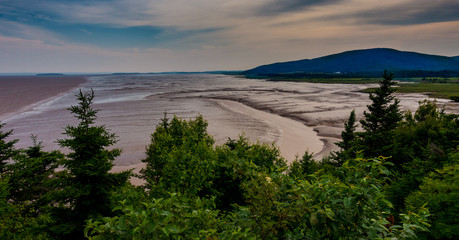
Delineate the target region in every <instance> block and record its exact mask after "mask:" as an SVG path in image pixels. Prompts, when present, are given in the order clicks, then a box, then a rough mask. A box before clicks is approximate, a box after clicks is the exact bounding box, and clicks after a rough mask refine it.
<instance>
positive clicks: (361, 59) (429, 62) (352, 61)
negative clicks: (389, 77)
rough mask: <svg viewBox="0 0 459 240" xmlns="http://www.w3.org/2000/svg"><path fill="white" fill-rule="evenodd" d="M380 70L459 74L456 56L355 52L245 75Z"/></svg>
mask: <svg viewBox="0 0 459 240" xmlns="http://www.w3.org/2000/svg"><path fill="white" fill-rule="evenodd" d="M383 70H388V71H391V72H396V73H397V72H400V73H404V74H407V73H410V72H411V73H415V72H417V73H418V74H419V71H421V72H424V73H426V72H454V73H459V56H458V57H445V56H438V55H429V54H422V53H416V52H403V51H399V50H395V49H389V48H374V49H365V50H354V51H348V52H343V53H338V54H333V55H328V56H324V57H319V58H314V59H304V60H298V61H290V62H281V63H273V64H268V65H263V66H259V67H256V68H253V69H250V70H247V71H245V72H244V74H246V75H261V76H263V75H265V76H266V75H276V74H333V73H334V74H354V75H355V74H357V75H358V74H361V75H372V74H374V73H378V74H380V73H381V72H382V71H383Z"/></svg>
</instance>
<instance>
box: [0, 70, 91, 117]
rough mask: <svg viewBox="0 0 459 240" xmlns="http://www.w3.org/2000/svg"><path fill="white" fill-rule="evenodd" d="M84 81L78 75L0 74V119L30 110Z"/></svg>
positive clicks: (84, 79)
mask: <svg viewBox="0 0 459 240" xmlns="http://www.w3.org/2000/svg"><path fill="white" fill-rule="evenodd" d="M86 81H87V79H86V78H85V77H79V76H0V103H1V104H0V120H2V119H5V118H7V117H9V116H11V115H14V114H15V113H18V112H24V111H27V110H30V109H31V108H32V107H33V106H36V105H38V104H40V103H41V102H44V101H47V100H50V99H52V98H54V97H56V96H59V95H60V94H65V93H66V92H67V91H69V90H71V89H73V88H76V87H78V86H79V85H81V84H83V83H84V82H86Z"/></svg>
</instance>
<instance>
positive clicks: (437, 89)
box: [362, 82, 459, 99]
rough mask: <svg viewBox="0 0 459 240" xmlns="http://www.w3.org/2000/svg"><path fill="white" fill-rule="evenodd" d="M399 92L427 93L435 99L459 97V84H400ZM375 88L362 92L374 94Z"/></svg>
mask: <svg viewBox="0 0 459 240" xmlns="http://www.w3.org/2000/svg"><path fill="white" fill-rule="evenodd" d="M398 86H399V87H398V88H397V92H399V93H426V94H427V95H428V96H430V97H434V98H446V99H451V97H454V96H455V97H459V84H457V83H424V82H420V83H400V84H399V85H398ZM374 90H375V89H374V88H367V89H365V90H363V91H362V92H368V93H370V92H373V91H374Z"/></svg>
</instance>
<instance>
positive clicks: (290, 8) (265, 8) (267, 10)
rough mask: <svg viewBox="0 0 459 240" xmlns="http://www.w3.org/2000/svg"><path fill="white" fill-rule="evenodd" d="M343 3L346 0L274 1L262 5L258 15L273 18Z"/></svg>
mask: <svg viewBox="0 0 459 240" xmlns="http://www.w3.org/2000/svg"><path fill="white" fill-rule="evenodd" d="M341 2H344V0H282V1H279V0H272V1H269V2H268V3H266V4H263V5H261V6H260V8H259V10H258V12H257V13H258V14H259V15H262V16H272V15H279V14H283V13H288V12H297V11H303V10H305V9H308V8H312V7H317V6H324V5H332V4H337V3H341Z"/></svg>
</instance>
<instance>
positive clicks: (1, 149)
mask: <svg viewBox="0 0 459 240" xmlns="http://www.w3.org/2000/svg"><path fill="white" fill-rule="evenodd" d="M4 126H5V124H2V123H0V173H4V172H5V171H6V165H7V161H8V160H9V159H10V158H11V157H12V156H13V155H14V154H15V153H16V151H15V150H14V144H16V143H17V142H18V140H16V139H15V140H11V141H6V138H8V137H9V136H11V134H12V133H13V130H9V131H7V132H3V131H2V127H4Z"/></svg>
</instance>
